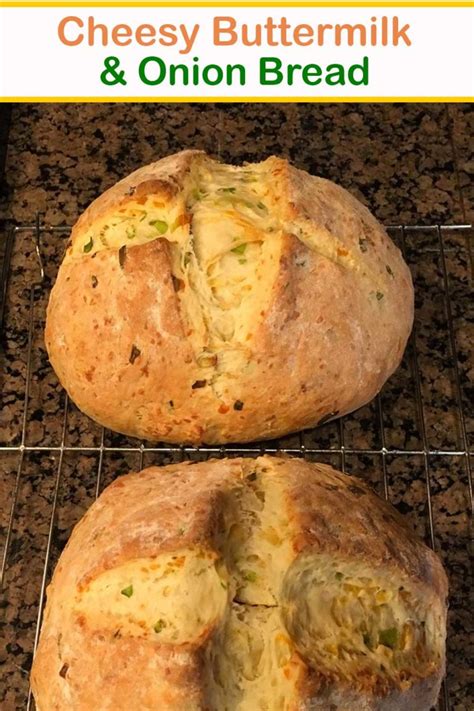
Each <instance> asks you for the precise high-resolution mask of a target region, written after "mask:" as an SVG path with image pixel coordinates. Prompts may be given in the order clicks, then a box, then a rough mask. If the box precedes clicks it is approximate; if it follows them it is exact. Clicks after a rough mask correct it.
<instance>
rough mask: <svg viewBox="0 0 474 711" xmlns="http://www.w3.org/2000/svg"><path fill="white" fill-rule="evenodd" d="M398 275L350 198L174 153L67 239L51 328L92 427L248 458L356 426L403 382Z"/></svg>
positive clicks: (52, 343)
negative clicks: (274, 442) (275, 441)
mask: <svg viewBox="0 0 474 711" xmlns="http://www.w3.org/2000/svg"><path fill="white" fill-rule="evenodd" d="M412 319H413V288H412V282H411V277H410V272H409V270H408V268H407V266H406V264H405V263H404V261H403V259H402V257H401V255H400V252H399V250H398V249H397V248H396V247H395V246H394V245H393V243H392V242H391V240H390V239H389V237H388V236H387V234H386V233H385V231H384V229H383V228H382V227H381V226H380V225H379V223H378V222H377V221H376V220H375V219H374V218H373V217H372V216H371V214H370V213H369V212H368V210H367V209H366V208H365V207H363V206H362V205H361V204H360V203H359V202H358V201H357V200H356V199H355V198H353V197H352V196H351V195H350V194H349V193H348V192H346V191H345V190H343V189H342V188H340V187H338V186H337V185H335V184H333V183H331V182H330V181H328V180H323V179H322V178H316V177H313V176H310V175H308V174H307V173H305V172H304V171H301V170H297V169H295V168H293V167H291V166H290V165H289V164H288V163H287V161H285V160H281V159H279V158H269V159H268V160H266V161H264V162H263V163H259V164H256V165H245V166H243V167H240V168H236V167H233V166H229V165H222V164H220V163H217V162H215V161H213V160H211V159H210V158H209V157H208V156H206V155H205V154H203V153H201V152H199V151H184V152H182V153H178V154H176V155H173V156H170V157H168V158H164V159H163V160H160V161H158V162H157V163H153V164H152V165H149V166H147V167H144V168H141V169H140V170H138V171H136V172H135V173H132V174H131V175H130V176H129V177H128V178H126V179H125V180H122V181H121V182H119V183H117V185H115V186H114V187H113V188H111V189H110V190H108V191H107V192H105V193H104V194H103V195H102V196H101V197H99V198H98V199H97V200H96V201H95V202H93V203H92V205H91V206H90V207H89V208H88V209H87V210H86V211H85V213H84V214H83V215H82V217H81V218H80V219H79V221H78V222H77V224H76V225H75V227H74V229H73V232H72V241H71V244H70V246H69V247H68V249H67V251H66V255H65V258H64V261H63V263H62V265H61V268H60V270H59V274H58V278H57V281H56V284H55V286H54V288H53V290H52V293H51V298H50V302H49V307H48V315H47V324H46V346H47V349H48V353H49V357H50V360H51V363H52V365H53V367H54V369H55V371H56V373H57V375H58V377H59V380H60V381H61V383H62V384H63V386H64V387H65V388H66V390H67V391H68V393H69V394H70V396H71V397H72V399H73V400H74V401H75V402H76V404H77V405H78V406H79V408H80V409H81V410H83V411H84V412H85V413H87V414H88V415H89V416H90V417H92V418H93V419H94V420H96V421H97V422H100V423H101V424H103V425H105V426H107V427H109V428H111V429H113V430H117V431H119V432H123V433H125V434H128V435H132V436H137V437H141V438H144V439H149V440H162V441H166V442H182V443H185V442H186V443H201V442H206V443H224V442H232V441H233V442H239V441H240V442H244V441H250V440H256V439H264V438H270V437H277V436H281V435H284V434H286V433H288V432H291V431H295V430H299V429H302V428H305V427H310V426H314V425H316V424H318V423H320V422H321V421H326V420H328V419H330V418H333V417H335V416H337V415H341V414H343V413H346V412H349V411H352V410H354V409H355V408H357V407H359V406H361V405H363V404H364V403H366V402H367V401H369V400H370V399H371V398H372V397H374V395H375V394H376V393H377V392H378V391H379V390H380V388H381V387H382V385H383V383H384V382H385V380H386V379H387V377H388V376H389V375H390V374H391V373H392V372H393V370H394V369H395V368H396V367H397V366H398V364H399V362H400V359H401V357H402V353H403V350H404V348H405V345H406V342H407V338H408V335H409V333H410V329H411V326H412Z"/></svg>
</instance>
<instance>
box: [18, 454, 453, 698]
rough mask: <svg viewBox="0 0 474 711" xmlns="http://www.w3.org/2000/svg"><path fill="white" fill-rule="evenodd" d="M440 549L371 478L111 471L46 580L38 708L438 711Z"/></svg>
mask: <svg viewBox="0 0 474 711" xmlns="http://www.w3.org/2000/svg"><path fill="white" fill-rule="evenodd" d="M446 595H447V582H446V577H445V574H444V571H443V568H442V566H441V564H440V562H439V560H438V558H437V557H436V555H435V554H434V553H433V552H432V551H431V550H430V549H429V548H427V547H426V546H425V545H424V544H422V543H421V542H420V541H418V540H417V539H416V538H414V536H413V534H412V533H411V532H410V531H409V530H408V529H407V528H406V527H405V525H404V523H403V521H402V520H401V517H400V516H399V515H398V514H397V513H396V511H395V510H394V509H393V508H392V507H391V506H390V505H389V504H387V503H386V502H384V501H382V500H380V499H378V498H377V497H376V496H375V495H374V494H373V493H371V492H370V491H369V489H368V488H367V487H366V485H365V484H363V483H362V482H360V481H357V480H356V479H353V478H351V477H348V476H346V475H344V474H341V473H339V472H336V471H334V470H333V469H331V468H330V467H328V466H325V465H321V464H310V463H307V462H305V461H303V460H299V459H281V458H270V457H260V458H258V459H256V460H253V459H223V460H214V461H208V462H202V463H198V464H189V463H187V464H177V465H172V466H167V467H163V468H156V467H152V468H150V469H146V470H144V471H143V472H141V473H139V474H130V475H128V476H125V477H123V478H120V479H118V480H117V481H115V482H114V483H113V484H112V485H111V486H110V487H109V488H108V489H107V490H106V491H105V492H104V493H103V494H102V495H101V496H100V498H99V499H98V501H97V502H96V503H95V504H94V505H93V506H92V507H91V509H90V510H89V511H88V512H87V514H86V515H85V516H84V518H83V519H82V521H81V522H80V523H79V524H78V525H77V527H76V528H75V530H74V532H73V534H72V536H71V539H70V541H69V543H68V545H67V547H66V549H65V550H64V552H63V554H62V556H61V559H60V561H59V563H58V565H57V568H56V571H55V573H54V577H53V580H52V583H51V585H50V587H49V588H48V601H47V606H46V612H45V617H44V622H43V627H42V631H41V637H40V641H39V647H38V651H37V654H36V657H35V660H34V664H33V671H32V684H33V691H34V695H35V699H36V703H37V707H38V711H65V710H66V709H68V711H130V709H134V710H135V709H136V710H137V711H138V710H139V711H152V710H153V711H198V710H199V711H310V710H312V709H325V710H326V711H328V709H331V710H332V711H354V710H355V709H361V710H364V711H369V710H370V711H372V710H377V711H398V710H399V711H402V710H403V711H407V710H409V711H415V710H416V711H428V709H430V707H431V706H432V705H433V704H434V703H435V701H436V698H437V695H438V691H439V687H440V683H441V679H442V677H443V673H444V664H445V652H444V647H445V623H446Z"/></svg>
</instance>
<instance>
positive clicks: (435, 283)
mask: <svg viewBox="0 0 474 711" xmlns="http://www.w3.org/2000/svg"><path fill="white" fill-rule="evenodd" d="M388 230H389V232H390V235H391V237H392V239H393V240H394V241H395V242H396V243H397V244H398V245H399V247H400V248H401V249H402V251H403V253H404V255H405V258H406V259H407V261H408V263H409V264H410V266H411V269H412V272H413V276H414V281H415V288H416V301H417V303H416V306H417V311H416V319H415V327H414V330H413V333H412V337H411V339H410V343H409V345H408V348H407V351H406V354H405V357H404V360H403V363H402V365H401V366H400V368H399V370H398V371H397V373H395V374H394V376H392V378H391V379H390V380H389V382H388V383H387V385H386V386H385V387H384V389H383V391H382V393H381V394H380V395H379V396H378V397H377V398H376V399H375V400H374V401H373V402H372V403H370V404H369V405H367V406H365V407H363V408H361V409H360V410H358V411H357V412H356V413H353V414H352V415H348V416H346V417H343V418H341V419H339V420H337V421H335V422H332V423H328V424H326V425H323V426H322V427H319V428H317V429H314V430H310V431H305V432H300V433H297V434H295V435H290V436H288V437H285V438H282V439H280V440H273V441H269V442H260V443H255V444H245V445H238V444H235V445H230V446H226V447H215V446H213V447H204V446H203V447H187V446H172V445H166V444H153V445H150V444H149V443H145V442H138V441H137V440H133V439H130V438H127V437H124V436H121V435H117V434H116V433H113V432H110V431H108V430H105V429H103V428H101V427H100V426H98V425H96V424H95V423H93V422H92V421H91V420H89V419H88V418H87V417H86V416H85V415H83V414H82V413H80V412H79V410H77V408H75V406H74V405H73V403H71V402H69V400H68V397H67V395H66V394H65V393H64V391H62V389H61V387H60V386H59V383H58V382H57V380H56V378H55V375H54V373H53V371H52V369H51V367H50V365H49V363H48V360H47V356H46V352H45V348H44V342H43V327H44V320H45V309H46V304H47V300H48V295H49V290H50V287H51V285H52V283H54V278H55V274H56V271H57V268H58V264H59V262H60V259H61V257H62V254H63V251H64V245H65V242H66V239H67V237H68V235H69V228H67V227H50V226H47V225H44V224H41V222H40V218H39V216H36V220H35V221H34V222H33V223H32V224H28V225H20V226H15V227H13V228H11V229H9V230H8V231H6V232H5V242H4V246H5V249H4V262H3V270H2V274H1V283H0V286H1V291H0V336H1V348H0V383H1V385H2V388H1V392H2V408H1V413H0V476H1V479H0V483H1V487H2V488H1V490H0V501H1V512H0V534H1V538H2V542H3V552H2V559H1V560H2V564H1V586H2V591H3V601H2V607H3V611H4V613H5V619H4V625H3V628H4V638H5V651H4V652H2V651H1V650H0V655H2V656H0V664H1V665H2V666H3V668H4V672H5V679H6V683H5V685H4V687H3V689H0V706H1V708H2V709H3V708H4V709H5V710H6V711H10V710H11V711H13V709H27V710H29V709H32V708H33V707H34V701H33V699H32V696H31V691H30V689H29V682H28V676H29V670H30V667H31V661H32V658H33V654H34V651H35V649H36V645H37V642H38V637H39V629H40V622H41V617H42V613H43V607H44V602H45V591H46V586H47V584H48V582H49V579H50V576H51V572H52V569H53V568H54V564H55V563H56V561H57V558H58V556H59V554H60V551H61V549H62V548H63V546H64V544H65V542H66V540H67V538H68V536H69V534H70V532H71V529H72V527H73V525H74V524H75V523H76V522H77V521H78V519H79V518H80V517H81V516H82V515H83V513H84V512H85V510H86V509H87V508H88V506H89V505H90V504H91V503H92V501H93V500H94V498H95V497H97V496H98V494H99V493H100V492H101V490H102V489H103V488H104V486H106V485H107V484H109V483H110V482H111V481H112V480H113V479H114V478H115V477H116V476H117V475H119V474H122V473H124V472H126V471H130V470H137V469H140V468H142V467H144V466H148V465H150V464H167V463H169V462H172V461H180V460H184V459H197V460H202V459H206V458H208V457H210V456H213V457H216V456H217V457H222V456H238V455H249V456H256V455H258V454H260V453H264V452H270V453H271V452H278V451H283V452H286V453H289V454H293V455H295V456H303V457H306V458H308V459H317V460H322V461H326V462H328V463H330V464H332V465H333V466H335V467H337V468H339V469H341V470H342V471H347V472H348V473H351V474H357V475H359V476H361V477H363V478H365V479H366V480H367V481H369V483H371V484H372V486H373V487H374V488H375V489H376V490H377V491H378V492H379V494H380V495H382V496H385V497H386V498H387V499H390V500H391V501H392V503H394V505H395V506H396V507H397V508H398V509H399V510H400V511H401V512H402V513H404V514H406V516H407V517H408V518H409V519H410V521H411V523H412V525H413V526H414V528H415V529H416V530H417V532H418V533H419V534H420V535H421V536H422V537H424V539H425V540H426V541H427V542H428V543H429V544H430V545H431V546H432V547H433V548H434V549H435V550H437V552H438V553H439V554H440V555H441V557H442V559H443V562H444V564H445V566H446V568H447V571H448V574H449V577H450V587H451V594H450V606H451V609H450V617H449V632H448V673H447V677H446V681H445V683H444V685H443V689H442V693H441V697H440V700H439V709H440V710H442V711H451V710H452V711H468V709H471V710H472V708H473V707H474V699H473V696H472V695H470V692H469V682H470V681H472V676H470V674H472V668H473V667H474V660H473V659H472V657H469V653H470V652H469V649H470V646H469V645H470V641H471V647H472V634H474V629H473V622H472V616H471V614H470V613H471V610H470V607H469V604H468V599H469V593H470V576H471V574H472V569H471V567H470V551H471V548H470V546H471V543H472V536H471V529H470V525H471V522H472V511H473V508H472V506H473V498H472V471H471V457H472V449H473V443H472V432H473V430H474V427H473V419H472V410H471V404H472V400H471V397H472V392H471V393H470V391H469V387H468V377H469V367H471V370H472V362H471V364H470V361H469V358H470V356H471V355H472V354H471V353H470V350H469V348H470V347H472V343H470V342H469V338H468V334H469V332H468V330H467V326H466V324H469V320H470V319H471V318H472V310H473V304H474V300H473V299H472V293H471V292H470V289H469V283H470V278H471V270H472V252H471V246H470V238H471V237H472V225H430V226H420V225H411V226H410V225H392V226H389V228H388ZM99 347H100V344H99ZM471 654H472V649H471ZM470 670H471V671H470ZM407 711H416V709H410V710H408V709H407Z"/></svg>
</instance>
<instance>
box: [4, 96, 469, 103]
mask: <svg viewBox="0 0 474 711" xmlns="http://www.w3.org/2000/svg"><path fill="white" fill-rule="evenodd" d="M27 102H28V103H40V104H44V103H65V104H68V103H103V104H108V103H116V102H120V103H130V102H138V103H161V104H179V103H192V102H194V103H199V104H202V103H232V104H234V103H235V104H237V103H279V104H289V103H322V104H325V103H334V104H336V103H354V102H356V103H394V102H404V103H405V102H406V103H433V102H439V103H473V102H474V98H473V97H472V96H287V97H286V96H235V97H234V96H10V97H5V96H2V97H0V103H3V104H5V103H27Z"/></svg>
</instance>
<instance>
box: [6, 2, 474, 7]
mask: <svg viewBox="0 0 474 711" xmlns="http://www.w3.org/2000/svg"><path fill="white" fill-rule="evenodd" d="M0 7H15V8H18V7H25V8H31V7H71V8H72V7H79V8H80V7H112V8H113V7H129V8H135V7H174V8H180V7H257V8H258V7H276V8H278V7H286V8H292V7H308V8H311V7H355V8H357V7H443V8H444V7H445V8H452V7H474V2H473V1H472V0H471V1H470V2H407V1H404V0H400V2H376V1H375V0H374V2H354V3H351V2H343V1H341V2H294V3H289V2H278V1H277V2H249V1H248V2H195V3H190V2H183V3H179V2H110V3H108V2H84V1H82V2H81V0H79V1H78V2H37V3H35V2H0Z"/></svg>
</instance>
